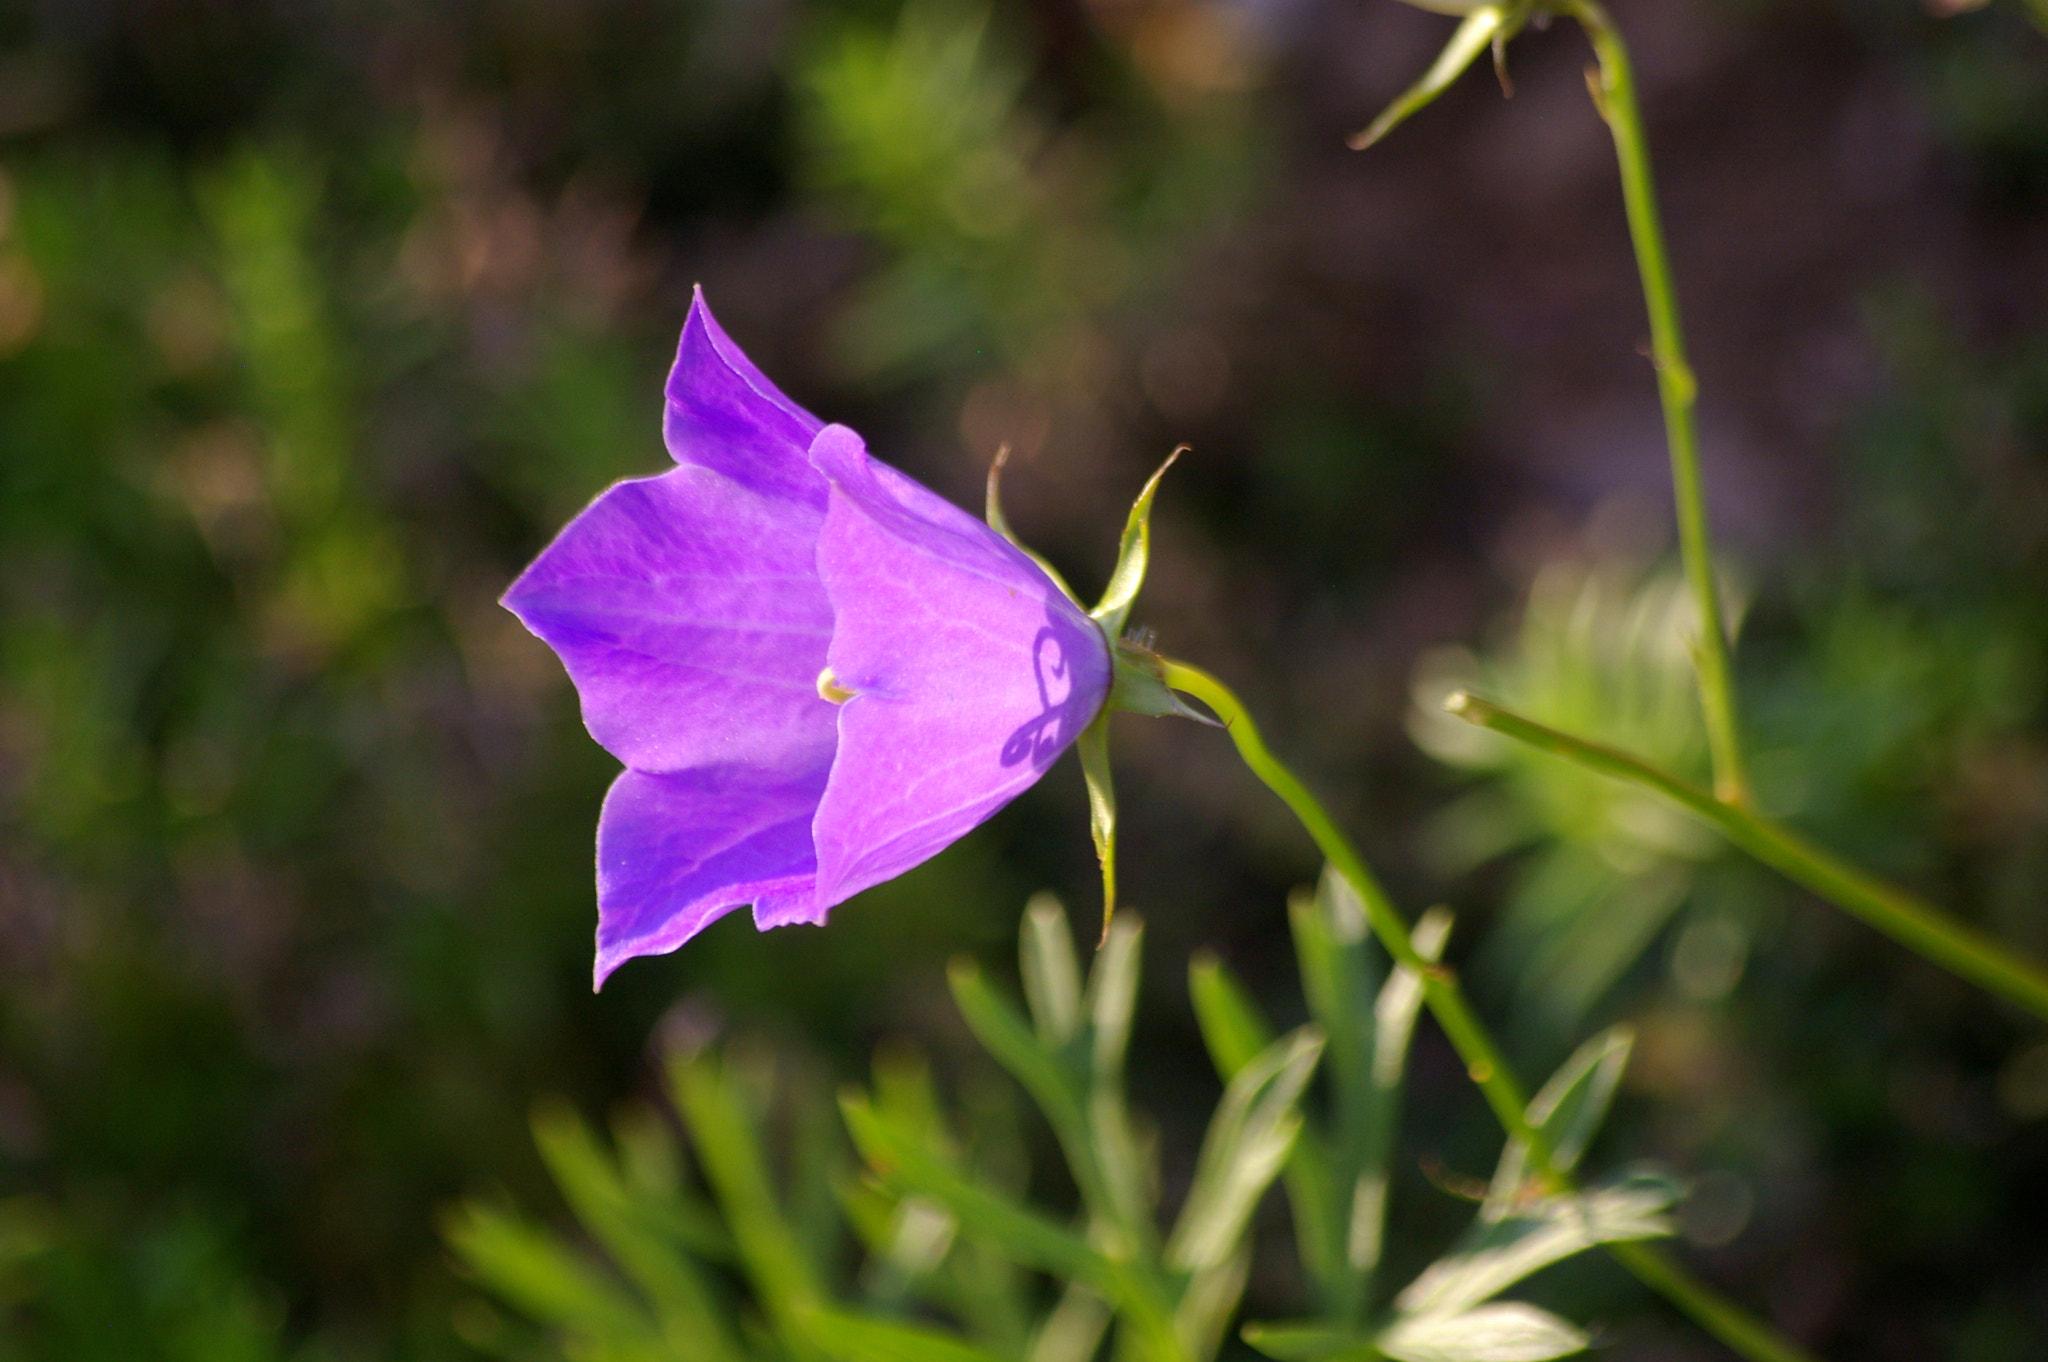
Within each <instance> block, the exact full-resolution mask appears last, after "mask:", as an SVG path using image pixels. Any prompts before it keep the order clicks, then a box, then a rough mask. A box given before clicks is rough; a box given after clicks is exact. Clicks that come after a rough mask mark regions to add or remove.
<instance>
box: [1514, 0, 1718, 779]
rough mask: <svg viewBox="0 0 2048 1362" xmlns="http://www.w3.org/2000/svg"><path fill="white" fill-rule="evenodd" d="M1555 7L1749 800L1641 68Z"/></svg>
mask: <svg viewBox="0 0 2048 1362" xmlns="http://www.w3.org/2000/svg"><path fill="white" fill-rule="evenodd" d="M1551 5H1552V8H1554V9H1556V10H1557V12H1558V13H1560V14H1566V15H1569V16H1571V17H1572V18H1573V19H1576V20H1578V22H1579V25H1580V27H1582V28H1584V29H1585V30H1586V36H1587V37H1588V38H1589V39H1591V40H1592V43H1593V54H1594V56H1596V57H1597V58H1598V59H1599V62H1600V70H1599V83H1598V84H1597V85H1594V84H1593V73H1591V72H1588V73H1587V83H1588V84H1589V85H1592V87H1593V97H1594V102H1595V103H1596V104H1597V105H1598V106H1599V109H1600V116H1601V117H1602V118H1603V119H1605V120H1606V122H1607V127H1608V129H1609V131H1611V132H1612V133H1613V135H1614V154H1615V159H1616V160H1617V161H1618V162H1619V163H1620V166H1621V196H1622V202H1623V203H1624V204H1625V205H1626V206H1627V209H1628V232H1629V238H1630V240H1631V241H1632V242H1633V243H1634V245H1635V252H1636V268H1637V270H1638V271H1639V272H1640V273H1641V275H1642V278H1643V304H1644V306H1645V308H1646V309H1647V310H1648V312H1649V314H1650V358H1651V361H1652V363H1654V364H1655V365H1656V369H1657V399H1658V401H1659V402H1660V403H1661V404H1662V405H1663V408H1664V438H1665V442H1666V443H1667V444H1668V445H1669V446H1670V449H1671V490H1672V495H1673V498H1674V499H1675V501H1676V502H1677V507H1678V548H1679V556H1680V557H1681V558H1682V559H1683V560H1684V564H1685V580H1686V584H1687V586H1688V587H1690V588H1691V591H1692V597H1693V604H1694V608H1695V609H1696V610H1697V611H1698V612H1699V636H1698V637H1697V638H1696V639H1695V640H1694V642H1693V667H1694V670H1695V671H1696V672H1697V673H1698V675H1699V685H1700V708H1701V710H1702V711H1703V712H1704V713H1705V715H1706V726H1707V745H1708V747H1709V748H1710V749H1711V751H1712V753H1713V758H1714V792H1715V793H1716V794H1717V795H1719V796H1720V797H1721V798H1722V799H1724V800H1726V801H1727V802H1728V803H1731V804H1747V803H1748V802H1749V778H1748V776H1747V774H1746V773H1745V771H1744V769H1743V761H1742V745H1741V741H1740V739H1739V737H1738V736H1737V725H1736V719H1735V683H1734V680H1733V678H1732V676H1731V674H1730V668H1729V664H1728V629H1727V624H1726V622H1725V620H1724V619H1723V617H1722V613H1721V596H1720V592H1719V590H1718V589H1717V587H1716V586H1715V583H1714V549H1713V542H1712V539H1711V537H1710V536H1709V534H1708V530H1707V503H1706V496H1705V493H1704V492H1703V491H1702V490H1701V486H1700V455H1699V435H1698V432H1697V431H1696V429H1695V428H1694V425H1693V414H1692V409H1693V400H1694V398H1695V396H1696V394H1697V391H1698V384H1697V383H1696V381H1695V380H1694V378H1693V372H1692V366H1691V364H1690V363H1688V362H1687V360H1686V357H1685V334H1684V332H1683V331H1681V330H1680V329H1679V325H1678V296H1677V293H1676V292H1675V290H1674V289H1673V288H1672V285H1671V262H1670V261H1669V260H1668V259H1667V258H1666V257H1665V254H1664V227H1663V224H1662V222H1661V221H1660V220H1659V218H1658V216H1657V191H1656V186H1655V185H1654V184H1653V183H1652V182H1651V179H1650V152H1649V146H1648V143H1647V141H1646V139H1645V137H1644V135H1643V115H1642V110H1641V109H1639V108H1638V107H1637V106H1636V84H1635V73H1634V70H1633V68H1632V67H1631V66H1630V64H1629V58H1628V48H1627V47H1626V46H1625V45H1624V44H1623V43H1622V40H1621V32H1620V30H1618V29H1617V28H1615V26H1614V21H1613V20H1612V19H1610V18H1609V17H1608V15H1607V11H1606V10H1604V9H1602V8H1601V7H1600V5H1599V3H1598V0H1551Z"/></svg>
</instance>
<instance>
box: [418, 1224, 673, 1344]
mask: <svg viewBox="0 0 2048 1362" xmlns="http://www.w3.org/2000/svg"><path fill="white" fill-rule="evenodd" d="M441 1232H442V1235H443V1236H444V1237H445V1238H446V1239H447V1240H448V1244H449V1247H451V1248H452V1249H453V1250H454V1251H455V1255H456V1257H458V1258H460V1259H461V1260H462V1263H463V1266H464V1267H465V1268H466V1269H468V1271H469V1272H470V1274H471V1275H473V1276H474V1277H475V1278H476V1279H477V1280H478V1281H479V1282H481V1283H482V1284H484V1285H485V1286H488V1287H489V1288H490V1289H491V1290H493V1291H495V1292H497V1293H498V1294H499V1295H500V1296H503V1297H504V1298H505V1299H506V1300H507V1301H510V1302H511V1303H512V1304H513V1305H514V1306H516V1307H518V1308H519V1309H520V1310H521V1311H523V1312H525V1313H526V1314H528V1315H531V1316H532V1317H533V1318H534V1319H536V1320H539V1321H540V1322H542V1323H544V1324H548V1325H551V1326H553V1327H555V1328H558V1329H561V1330H563V1331H564V1332H566V1333H569V1334H571V1335H573V1336H575V1337H577V1338H580V1339H583V1340H585V1341H587V1342H590V1343H602V1344H606V1345H610V1346H614V1347H618V1346H626V1345H634V1344H638V1345H640V1346H643V1347H647V1348H652V1347H654V1346H656V1345H658V1344H659V1343H660V1342H661V1339H660V1338H659V1336H658V1334H657V1332H656V1330H655V1326H654V1322H653V1321H652V1320H651V1319H649V1318H648V1316H647V1313H646V1311H644V1310H643V1309H642V1308H641V1307H640V1305H639V1303H638V1302H637V1301H635V1300H634V1299H633V1298H632V1297H631V1296H630V1295H629V1294H628V1293H627V1292H626V1290H625V1289H624V1288H623V1287H622V1286H620V1285H619V1284H618V1283H617V1282H616V1281H615V1280H613V1279H612V1278H611V1277H610V1276H608V1275H607V1274H606V1273H604V1272H603V1271H601V1270H600V1269H599V1268H598V1267H597V1265H596V1264H594V1263H592V1262H590V1261H589V1260H587V1259H585V1258H584V1257H583V1256H582V1255H581V1254H578V1253H575V1252H572V1251H571V1250H570V1249H568V1248H567V1247H565V1246H564V1245H563V1244H562V1243H561V1242H560V1241H558V1240H557V1239H556V1238H555V1237H554V1236H553V1235H551V1234H549V1233H548V1232H547V1231H546V1230H543V1229H540V1228H538V1227H536V1226H533V1225H530V1224H528V1223H527V1222H526V1221H524V1220H522V1219H520V1218H519V1217H518V1216H517V1215H514V1214H512V1213H510V1212H508V1211H502V1210H498V1209H496V1208H494V1207H491V1206H487V1205H484V1204H483V1203H481V1202H477V1201H468V1202H464V1203H463V1204H462V1205H461V1206H460V1207H458V1208H457V1209H456V1210H455V1211H454V1212H453V1213H451V1214H450V1215H449V1216H447V1217H446V1218H445V1219H444V1220H443V1222H442V1226H441Z"/></svg>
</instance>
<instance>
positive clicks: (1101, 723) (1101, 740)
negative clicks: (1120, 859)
mask: <svg viewBox="0 0 2048 1362" xmlns="http://www.w3.org/2000/svg"><path fill="white" fill-rule="evenodd" d="M1074 750H1075V751H1077V752H1079V753H1080V754H1081V774H1082V776H1083V777H1085V778H1086V779H1087V781H1088V835H1089V836H1090V837H1091V838H1092V839H1093V840H1094V842H1095V859H1096V860H1097V861H1100V862H1101V863H1102V942H1101V943H1100V945H1107V944H1108V942H1109V924H1110V920H1111V919H1112V918H1114V917H1115V916H1116V782H1115V781H1113V780H1111V779H1110V774H1109V710H1108V708H1107V707H1106V706H1105V707H1104V709H1103V711H1102V713H1100V714H1098V715H1096V716H1095V720H1094V722H1092V723H1090V724H1089V725H1088V727H1086V728H1084V729H1082V730H1081V737H1080V739H1079V740H1078V741H1077V742H1075V744H1074ZM1099 948H1100V947H1099V946H1098V949H1099Z"/></svg>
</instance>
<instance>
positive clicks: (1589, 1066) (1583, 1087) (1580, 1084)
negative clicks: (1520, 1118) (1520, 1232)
mask: <svg viewBox="0 0 2048 1362" xmlns="http://www.w3.org/2000/svg"><path fill="white" fill-rule="evenodd" d="M1634 1044H1635V1032H1634V1031H1632V1030H1631V1029H1630V1028H1628V1027H1627V1026H1611V1027H1609V1028H1608V1029H1607V1030H1605V1031H1602V1032H1601V1033H1600V1034H1599V1035H1597V1036H1594V1037H1593V1038H1592V1039H1591V1040H1589V1041H1587V1042H1586V1043H1585V1044H1584V1045H1581V1046H1580V1047H1579V1048H1578V1049H1577V1050H1575V1051H1574V1052H1573V1053H1572V1057H1571V1058H1570V1059H1568V1060H1566V1061H1565V1062H1564V1064H1563V1065H1562V1066H1561V1067H1560V1068H1559V1069H1558V1071H1557V1072H1556V1073H1554V1074H1552V1075H1551V1076H1550V1081H1549V1082H1547V1083H1545V1084H1544V1085H1543V1087H1542V1090H1541V1091H1539V1092H1538V1093H1537V1094H1536V1096H1535V1097H1533V1098H1531V1099H1530V1101H1529V1106H1528V1115H1529V1124H1530V1125H1531V1126H1533V1127H1535V1129H1536V1130H1537V1132H1538V1133H1539V1134H1541V1135H1542V1136H1543V1141H1544V1144H1545V1145H1546V1146H1547V1147H1548V1148H1549V1150H1550V1161H1551V1163H1552V1164H1553V1165H1554V1166H1555V1167H1556V1168H1557V1170H1558V1171H1559V1172H1561V1173H1568V1172H1570V1171H1571V1170H1572V1168H1573V1167H1575V1166H1576V1165H1577V1164H1578V1161H1579V1159H1580V1158H1581V1157H1582V1156H1583V1155H1584V1154H1585V1152H1586V1146H1588V1145H1589V1144H1591V1143H1592V1142H1593V1137H1594V1136H1595V1135H1596V1134H1598V1133H1599V1130H1600V1123H1601V1122H1602V1121H1603V1120H1605V1119H1606V1116H1607V1109H1608V1107H1609V1106H1611V1105H1612V1104H1613V1101H1614V1093H1615V1089H1616V1088H1618V1087H1619V1086H1620V1085H1621V1074H1622V1070H1624V1069H1626V1068H1627V1067H1628V1056H1629V1050H1630V1049H1631V1047H1633V1046H1634ZM1528 1157H1529V1151H1528V1149H1527V1148H1526V1147H1525V1146H1524V1145H1523V1144H1522V1142H1521V1141H1520V1140H1511V1141H1509V1142H1508V1144H1507V1147H1506V1148H1505V1149H1503V1150H1502V1151H1501V1157H1500V1166H1499V1167H1498V1168H1496V1169H1495V1170H1494V1175H1493V1185H1492V1186H1491V1187H1490V1188H1488V1190H1487V1194H1486V1205H1485V1208H1484V1212H1483V1213H1484V1214H1485V1215H1487V1216H1491V1217H1499V1216H1502V1215H1506V1214H1507V1213H1508V1212H1509V1211H1510V1210H1512V1209H1513V1206H1514V1202H1515V1199H1516V1198H1517V1197H1519V1196H1521V1195H1522V1194H1523V1184H1524V1181H1525V1179H1526V1177H1527V1168H1526V1166H1525V1165H1526V1164H1527V1162H1528Z"/></svg>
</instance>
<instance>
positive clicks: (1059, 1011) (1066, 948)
mask: <svg viewBox="0 0 2048 1362" xmlns="http://www.w3.org/2000/svg"><path fill="white" fill-rule="evenodd" d="M1017 959H1018V963H1019V964H1020V965H1021V966H1022V970H1021V973H1022V974H1023V976H1024V1000H1025V1002H1026V1003H1028V1004H1029V1005H1030V1007H1031V1019H1032V1021H1034V1022H1036V1023H1037V1025H1038V1038H1039V1040H1040V1041H1042V1042H1044V1044H1045V1045H1046V1047H1047V1048H1048V1049H1052V1050H1057V1049H1059V1048H1060V1047H1061V1046H1063V1045H1065V1044H1066V1043H1067V1042H1068V1041H1070V1040H1072V1039H1073V1038H1074V1037H1075V1036H1076V1035H1077V1034H1079V1033H1080V1030H1081V967H1080V965H1079V963H1078V962H1077V961H1076V960H1075V958H1074V935H1073V933H1072V932H1071V931H1070V930H1069V929H1068V927H1067V914H1066V911H1065V910H1064V909H1062V908H1061V907H1060V901H1059V900H1058V899H1057V898H1055V897H1053V896H1052V895H1051V894H1045V893H1040V894H1034V895H1032V896H1031V902H1030V903H1028V904H1026V905H1025V906H1024V931H1023V939H1022V941H1021V942H1020V943H1019V946H1018V951H1017Z"/></svg>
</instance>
